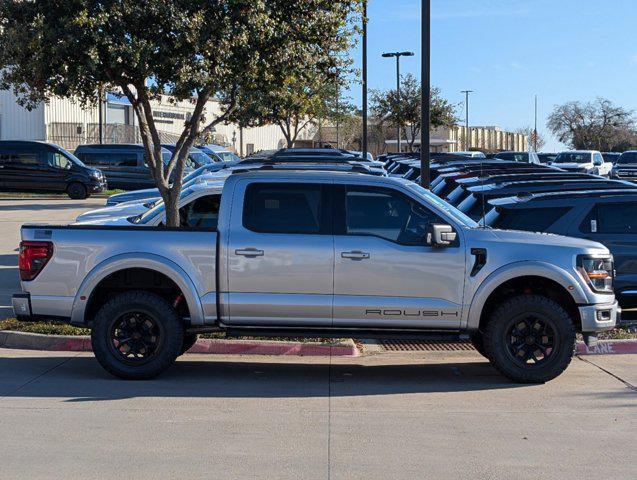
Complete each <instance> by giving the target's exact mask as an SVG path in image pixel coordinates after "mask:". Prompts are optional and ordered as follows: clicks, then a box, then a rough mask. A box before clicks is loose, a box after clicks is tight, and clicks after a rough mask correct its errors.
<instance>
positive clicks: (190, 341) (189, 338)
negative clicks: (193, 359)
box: [179, 333, 199, 356]
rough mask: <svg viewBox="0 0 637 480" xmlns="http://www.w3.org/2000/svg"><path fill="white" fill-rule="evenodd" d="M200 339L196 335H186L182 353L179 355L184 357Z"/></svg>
mask: <svg viewBox="0 0 637 480" xmlns="http://www.w3.org/2000/svg"><path fill="white" fill-rule="evenodd" d="M198 338H199V335H197V334H196V333H186V334H184V342H183V343H182V344H181V351H180V352H179V355H180V356H181V355H183V354H184V353H186V352H187V351H188V350H190V348H191V347H192V346H193V345H194V344H195V343H197V339H198Z"/></svg>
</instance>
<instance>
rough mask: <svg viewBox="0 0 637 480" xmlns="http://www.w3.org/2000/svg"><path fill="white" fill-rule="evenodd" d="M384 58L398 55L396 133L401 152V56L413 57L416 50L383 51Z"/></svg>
mask: <svg viewBox="0 0 637 480" xmlns="http://www.w3.org/2000/svg"><path fill="white" fill-rule="evenodd" d="M382 56H383V57H384V58H390V57H396V103H397V104H398V110H397V111H396V116H397V117H398V118H397V119H396V134H397V137H396V138H397V142H398V152H400V150H401V148H400V113H401V112H400V108H401V107H400V57H413V56H414V52H388V53H383V55H382Z"/></svg>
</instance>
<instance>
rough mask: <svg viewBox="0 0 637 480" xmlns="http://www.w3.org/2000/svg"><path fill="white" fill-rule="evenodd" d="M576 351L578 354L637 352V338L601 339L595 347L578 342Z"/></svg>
mask: <svg viewBox="0 0 637 480" xmlns="http://www.w3.org/2000/svg"><path fill="white" fill-rule="evenodd" d="M575 352H576V353H577V354H578V355H620V354H637V340H634V339H627V340H600V341H599V342H597V345H596V346H595V347H591V348H589V347H587V346H586V344H585V343H584V342H577V348H576V349H575Z"/></svg>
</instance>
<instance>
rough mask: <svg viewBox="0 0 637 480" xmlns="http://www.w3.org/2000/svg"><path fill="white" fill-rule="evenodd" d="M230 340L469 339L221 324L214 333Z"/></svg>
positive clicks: (394, 331)
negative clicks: (281, 338) (230, 338)
mask: <svg viewBox="0 0 637 480" xmlns="http://www.w3.org/2000/svg"><path fill="white" fill-rule="evenodd" d="M216 331H218V332H225V333H226V335H227V336H229V337H304V338H359V339H374V340H436V341H458V340H467V339H468V338H469V335H468V334H466V333H460V332H458V331H454V332H449V331H444V330H415V329H388V328H376V329H369V328H366V329H360V328H346V327H342V328H333V327H331V328H322V327H289V326H286V327H253V326H252V327H248V326H245V327H244V326H241V327H237V326H229V325H224V324H221V325H219V328H218V329H217V330H216Z"/></svg>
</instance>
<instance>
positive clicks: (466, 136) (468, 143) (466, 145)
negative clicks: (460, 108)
mask: <svg viewBox="0 0 637 480" xmlns="http://www.w3.org/2000/svg"><path fill="white" fill-rule="evenodd" d="M460 93H464V95H465V102H464V107H465V134H464V149H465V150H467V151H468V150H469V149H470V148H471V134H470V132H469V94H470V93H473V90H462V91H461V92H460Z"/></svg>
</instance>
